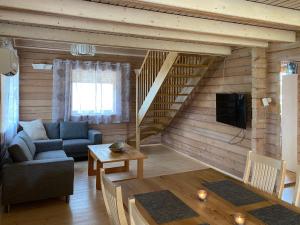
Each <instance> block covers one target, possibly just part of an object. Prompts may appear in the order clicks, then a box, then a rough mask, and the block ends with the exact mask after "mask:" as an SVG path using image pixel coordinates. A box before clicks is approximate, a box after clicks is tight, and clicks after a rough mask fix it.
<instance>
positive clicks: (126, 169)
mask: <svg viewBox="0 0 300 225" xmlns="http://www.w3.org/2000/svg"><path fill="white" fill-rule="evenodd" d="M124 170H125V172H128V171H129V160H125V161H124Z"/></svg>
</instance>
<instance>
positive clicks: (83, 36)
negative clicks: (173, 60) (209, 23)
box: [0, 23, 231, 55]
mask: <svg viewBox="0 0 300 225" xmlns="http://www.w3.org/2000/svg"><path fill="white" fill-rule="evenodd" d="M0 27H1V29H0V35H1V36H9V37H17V38H29V39H40V40H52V41H62V42H74V43H88V44H95V45H102V46H113V47H126V48H135V49H153V50H166V51H178V52H190V53H198V54H208V55H230V54H231V48H230V47H226V46H213V45H204V44H196V43H185V42H176V41H165V40H154V39H146V38H135V37H124V36H117V35H109V34H97V33H90V32H79V31H72V30H60V29H52V28H42V27H34V26H25V25H16V24H7V23H0Z"/></svg>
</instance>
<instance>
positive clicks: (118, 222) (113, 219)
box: [100, 169, 128, 225]
mask: <svg viewBox="0 0 300 225" xmlns="http://www.w3.org/2000/svg"><path fill="white" fill-rule="evenodd" d="M100 177H101V188H102V194H103V199H104V203H105V207H106V211H107V214H108V217H109V220H110V223H111V225H128V223H127V219H126V215H125V211H124V207H123V200H122V189H121V186H120V185H115V184H114V183H113V182H112V181H111V180H109V178H108V177H107V176H106V175H105V170H104V169H101V170H100Z"/></svg>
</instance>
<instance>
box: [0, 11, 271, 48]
mask: <svg viewBox="0 0 300 225" xmlns="http://www.w3.org/2000/svg"><path fill="white" fill-rule="evenodd" d="M0 15H1V17H0V20H2V21H7V22H14V23H25V24H35V25H47V26H53V27H61V28H72V29H74V28H75V29H79V30H90V31H96V32H102V33H103V32H104V33H118V34H123V35H134V36H139V37H148V38H155V39H167V40H175V41H190V42H199V43H208V44H219V45H220V44H221V45H230V46H245V47H263V48H266V47H268V42H267V41H259V40H253V39H247V38H238V37H228V36H217V35H210V34H200V33H194V32H182V31H178V30H166V29H155V28H152V27H141V26H136V25H130V24H120V23H111V22H106V21H99V20H91V19H85V18H70V17H66V16H60V17H57V16H55V15H49V14H36V13H32V12H24V11H14V10H8V9H5V10H4V9H0Z"/></svg>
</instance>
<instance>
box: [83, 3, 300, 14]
mask: <svg viewBox="0 0 300 225" xmlns="http://www.w3.org/2000/svg"><path fill="white" fill-rule="evenodd" d="M86 1H91V2H99V3H106V4H112V5H119V6H126V7H132V8H139V9H147V10H154V11H158V12H165V13H176V14H177V13H178V14H180V15H184V14H185V15H188V16H191V15H192V14H190V13H189V12H182V11H177V12H176V11H172V10H171V9H167V8H165V9H160V8H153V7H149V5H147V4H145V3H142V2H138V1H132V0H86ZM245 1H248V2H256V3H262V4H265V5H272V6H278V7H284V8H288V9H296V10H300V0H245ZM194 16H195V15H194Z"/></svg>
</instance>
